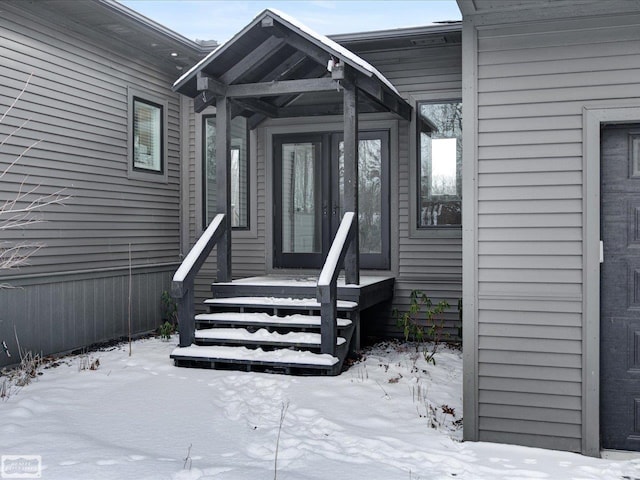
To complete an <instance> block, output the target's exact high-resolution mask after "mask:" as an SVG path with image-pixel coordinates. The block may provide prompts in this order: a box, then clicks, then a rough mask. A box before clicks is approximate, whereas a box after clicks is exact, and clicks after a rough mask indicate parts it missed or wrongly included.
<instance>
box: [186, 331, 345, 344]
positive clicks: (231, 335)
mask: <svg viewBox="0 0 640 480" xmlns="http://www.w3.org/2000/svg"><path fill="white" fill-rule="evenodd" d="M196 342H198V344H199V345H202V344H205V343H207V342H212V343H213V342H214V343H216V344H218V343H222V344H236V345H238V344H244V345H263V346H265V347H266V346H270V347H272V346H278V347H300V348H318V347H320V334H319V333H309V332H289V333H285V334H281V333H278V332H270V331H268V330H266V329H264V328H261V329H260V330H258V331H257V332H249V331H248V330H246V329H244V328H210V329H207V330H198V331H197V332H196ZM346 342H347V341H346V339H344V338H342V337H338V338H337V340H336V345H337V346H341V345H344V344H345V343H346Z"/></svg>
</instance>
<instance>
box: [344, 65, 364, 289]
mask: <svg viewBox="0 0 640 480" xmlns="http://www.w3.org/2000/svg"><path fill="white" fill-rule="evenodd" d="M342 85H343V87H344V92H343V104H344V114H343V119H344V209H345V211H346V212H353V213H354V215H355V216H354V219H353V221H354V231H353V237H352V238H353V240H352V241H351V243H350V244H349V248H348V249H347V254H346V256H345V259H344V274H345V281H346V283H347V284H358V283H360V240H359V230H360V228H359V222H358V219H359V214H358V211H359V205H358V190H359V185H358V178H359V173H358V162H359V153H358V148H359V143H360V142H359V140H358V89H357V87H356V83H355V75H354V74H353V72H351V71H350V70H349V69H346V70H345V79H344V80H343V82H342Z"/></svg>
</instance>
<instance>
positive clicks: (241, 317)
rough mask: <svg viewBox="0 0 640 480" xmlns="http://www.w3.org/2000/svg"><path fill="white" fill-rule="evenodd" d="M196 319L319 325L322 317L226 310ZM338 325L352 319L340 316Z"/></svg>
mask: <svg viewBox="0 0 640 480" xmlns="http://www.w3.org/2000/svg"><path fill="white" fill-rule="evenodd" d="M196 320H201V321H205V320H211V321H216V320H217V321H220V322H229V323H253V324H255V323H264V324H269V325H308V326H310V327H319V326H320V322H321V319H320V317H319V316H318V315H302V314H300V313H296V314H295V315H286V316H284V317H278V316H277V315H269V314H268V313H264V312H255V313H248V312H225V313H201V314H198V315H196ZM337 322H338V327H348V326H349V325H351V323H352V322H351V320H349V319H346V318H338V319H337Z"/></svg>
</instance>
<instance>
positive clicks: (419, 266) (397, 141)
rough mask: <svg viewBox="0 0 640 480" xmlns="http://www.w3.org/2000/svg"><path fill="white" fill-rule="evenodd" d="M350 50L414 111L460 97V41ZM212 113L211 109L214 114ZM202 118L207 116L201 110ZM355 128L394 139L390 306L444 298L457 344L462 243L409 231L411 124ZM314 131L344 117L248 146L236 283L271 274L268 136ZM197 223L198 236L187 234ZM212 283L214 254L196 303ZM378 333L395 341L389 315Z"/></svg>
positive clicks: (276, 129) (386, 119) (276, 123)
mask: <svg viewBox="0 0 640 480" xmlns="http://www.w3.org/2000/svg"><path fill="white" fill-rule="evenodd" d="M346 46H347V48H353V51H354V52H355V53H356V54H358V55H360V56H361V57H362V58H364V59H365V60H367V61H368V62H370V63H371V64H373V65H374V66H375V67H376V68H377V69H378V70H379V71H380V72H381V73H382V74H383V75H385V76H386V77H387V78H388V79H389V80H390V81H391V82H392V83H393V84H394V85H395V86H396V87H397V88H398V90H399V92H400V94H401V95H402V96H403V97H405V98H407V99H409V100H410V101H411V102H412V103H413V104H414V106H415V105H416V102H418V101H420V100H432V101H438V100H451V99H460V98H461V96H462V92H461V83H462V71H461V47H460V44H459V43H454V44H451V45H447V46H442V45H439V46H438V47H415V46H413V47H408V48H407V47H403V48H397V49H377V50H368V51H358V49H357V48H356V47H352V46H351V45H349V44H348V43H346ZM211 111H212V112H214V111H215V109H212V110H211ZM205 113H206V112H205ZM200 124H201V120H200V115H196V122H195V125H194V127H195V133H194V135H193V136H192V137H191V138H193V140H194V141H195V145H194V151H195V153H196V156H195V158H192V159H191V162H192V163H193V164H194V168H195V171H196V172H197V173H196V175H195V177H193V178H191V187H190V191H195V192H196V195H195V198H192V197H190V198H189V201H190V202H193V201H195V202H196V204H195V205H194V207H193V208H190V211H193V212H195V214H196V219H195V220H192V221H190V222H189V225H188V227H189V232H190V239H189V241H190V244H191V245H192V244H193V243H195V241H196V240H197V238H198V236H199V235H200V234H201V233H202V231H203V225H202V212H201V208H202V206H201V203H202V190H201V186H200V185H199V180H196V179H199V178H201V173H202V151H201V145H200V144H201V141H202V140H201V125H200ZM360 128H361V129H367V128H385V129H386V128H388V129H390V131H391V133H392V138H391V142H390V145H391V149H392V150H391V157H390V158H391V182H392V183H391V190H390V192H391V196H392V198H391V199H390V204H391V212H390V216H391V270H390V273H391V274H393V275H395V276H396V294H395V298H394V304H393V307H395V308H398V310H400V311H406V310H407V309H408V305H409V295H410V293H411V290H413V289H419V290H422V291H424V292H425V293H427V294H428V295H429V296H431V297H432V298H433V299H434V300H436V301H439V300H440V299H447V300H448V302H449V304H450V305H451V306H452V308H451V311H450V312H448V313H447V314H446V318H445V332H444V333H446V334H448V335H450V338H451V339H456V338H458V334H459V332H460V330H459V327H460V322H459V317H458V312H457V309H456V307H457V303H458V299H459V298H461V296H462V294H461V290H462V286H461V282H462V240H461V234H460V232H458V233H457V234H454V236H453V238H452V237H439V236H435V235H430V234H429V233H428V232H427V233H424V232H418V233H416V229H415V227H413V226H412V223H411V222H412V221H413V218H415V217H416V216H415V215H413V214H412V213H414V212H412V211H411V208H413V206H412V205H411V203H412V202H414V203H417V197H416V192H415V190H414V189H413V187H412V185H411V184H412V183H413V182H415V181H416V175H417V173H416V170H415V165H413V166H412V162H416V146H415V144H416V139H415V134H414V133H412V132H413V131H414V130H413V128H414V124H413V123H409V122H406V121H399V120H397V119H395V117H393V116H391V115H386V116H384V115H382V116H381V115H376V114H368V115H361V116H360ZM314 131H342V119H341V117H310V118H296V119H277V120H269V121H266V122H264V123H263V124H262V125H261V126H260V127H259V128H258V129H257V130H256V131H255V132H252V135H253V136H252V145H251V148H250V155H251V159H250V177H251V179H252V182H254V185H255V187H254V186H252V187H251V189H250V191H251V196H252V197H251V205H252V208H253V207H255V208H253V210H252V212H251V215H252V216H251V219H250V222H251V229H250V230H249V231H234V232H233V234H232V238H233V240H232V245H233V247H232V251H233V263H232V265H233V276H234V278H238V277H243V276H251V275H262V274H265V273H269V272H272V271H275V270H273V269H272V267H271V265H272V253H271V252H272V236H273V232H272V227H271V224H270V220H267V219H271V218H272V207H271V205H272V204H273V201H272V189H273V186H272V177H271V175H272V167H271V162H272V158H271V157H272V154H271V150H270V149H271V138H270V137H271V135H273V134H280V133H300V132H314ZM194 224H195V226H196V229H195V231H194V230H193V229H192V227H193V225H194ZM214 279H215V258H214V256H211V257H210V258H209V260H208V261H207V262H206V263H205V266H204V267H203V269H202V271H201V273H200V275H199V276H198V278H197V280H196V298H197V300H196V304H198V303H200V301H201V300H203V299H204V298H206V297H207V295H209V294H210V291H211V290H210V285H211V282H213V281H214ZM373 323H374V324H375V328H373V329H371V330H368V332H369V333H371V334H373V335H376V336H377V335H387V336H388V335H398V334H399V331H398V329H397V327H396V325H395V320H394V319H393V318H392V316H391V309H389V310H388V311H386V312H384V313H383V315H381V316H380V317H379V318H376V319H375V322H373Z"/></svg>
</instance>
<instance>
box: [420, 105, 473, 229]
mask: <svg viewBox="0 0 640 480" xmlns="http://www.w3.org/2000/svg"><path fill="white" fill-rule="evenodd" d="M418 157H419V158H418V172H419V175H418V182H419V184H418V191H419V192H420V193H419V199H418V209H417V211H418V219H417V222H418V228H434V227H453V226H460V224H461V223H462V176H461V172H462V104H461V103H460V102H443V103H420V104H418Z"/></svg>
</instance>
